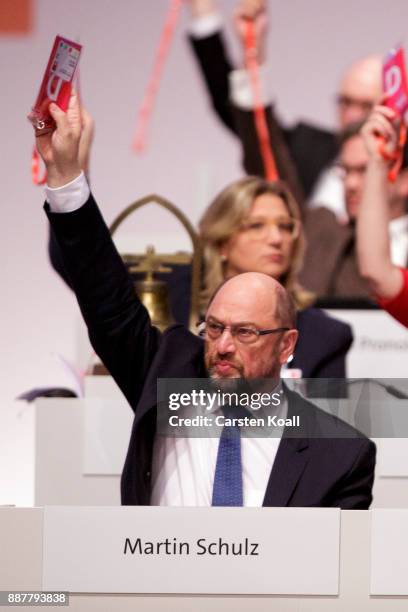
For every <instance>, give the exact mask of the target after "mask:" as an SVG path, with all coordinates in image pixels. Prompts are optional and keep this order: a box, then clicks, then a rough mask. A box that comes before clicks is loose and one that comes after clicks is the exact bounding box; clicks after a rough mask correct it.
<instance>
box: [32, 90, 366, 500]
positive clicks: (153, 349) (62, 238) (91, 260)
mask: <svg viewBox="0 0 408 612" xmlns="http://www.w3.org/2000/svg"><path fill="white" fill-rule="evenodd" d="M50 111H51V114H52V116H53V118H54V119H55V121H56V126H57V127H56V130H55V131H54V133H53V134H45V135H38V137H37V147H38V150H39V152H40V154H41V156H42V158H43V160H44V162H45V164H46V167H47V176H48V186H47V189H46V195H47V202H48V204H46V210H47V214H48V217H49V219H50V222H51V224H52V227H53V231H54V234H55V238H56V240H57V241H58V244H59V247H60V249H61V253H62V256H63V259H64V265H65V266H66V269H67V273H68V275H69V278H70V280H71V282H72V285H73V288H74V291H75V293H76V295H77V298H78V301H79V305H80V308H81V311H82V314H83V316H84V319H85V321H86V323H87V326H88V330H89V334H90V338H91V341H92V344H93V346H94V348H95V350H96V352H97V353H98V354H99V356H100V357H101V358H102V360H103V361H104V363H105V365H106V366H107V368H108V370H109V371H110V372H111V374H112V376H113V377H114V379H115V380H116V382H117V384H118V385H119V387H120V388H121V390H122V391H123V393H124V395H125V396H126V398H127V400H128V402H129V404H130V406H131V407H132V409H133V410H134V413H135V419H134V424H133V427H132V433H131V438H130V443H129V450H128V454H127V458H126V463H125V466H124V471H123V474H122V503H124V504H143V505H148V504H160V505H183V504H187V505H211V503H212V505H223V503H222V502H221V503H220V501H219V500H220V497H221V498H222V499H223V498H224V493H228V494H229V493H230V492H229V491H224V490H223V489H222V488H220V482H221V481H222V478H221V476H220V474H221V471H222V472H223V475H224V480H223V482H224V489H225V487H227V488H228V487H229V486H231V487H232V488H233V489H234V491H232V492H231V495H227V496H226V497H225V499H227V498H228V499H229V500H232V499H237V497H236V495H235V494H236V488H237V479H238V478H239V479H240V480H241V496H240V500H241V501H240V502H237V503H229V504H228V503H227V502H226V505H262V504H263V505H267V506H333V507H334V506H336V507H341V508H356V509H358V508H368V506H369V505H370V503H371V500H372V495H371V490H372V485H373V479H374V465H375V445H374V444H373V443H372V442H370V441H369V440H368V439H367V438H365V437H364V436H363V435H362V434H359V432H357V431H356V430H354V429H353V428H352V427H350V426H348V425H346V424H345V423H343V422H342V421H340V420H338V419H335V418H334V417H331V416H329V415H327V414H325V413H324V412H322V411H320V410H318V409H317V408H316V407H314V406H313V405H312V404H310V403H308V402H306V401H305V400H304V399H303V398H301V397H300V396H299V395H297V394H295V393H292V392H290V391H286V392H285V393H284V399H283V401H282V405H281V410H283V413H281V415H282V416H284V417H286V416H287V417H289V418H290V417H291V416H292V415H295V416H299V419H300V436H301V437H291V436H290V435H289V434H288V432H287V429H286V428H285V430H284V432H283V436H282V438H281V439H278V440H277V441H276V443H275V441H274V439H265V440H252V441H251V442H253V443H255V444H256V445H255V446H254V445H252V446H248V444H247V445H246V447H245V449H246V450H245V449H244V450H243V453H242V456H240V457H239V461H240V471H239V476H237V472H236V471H235V470H236V467H237V455H236V454H235V455H234V461H233V462H231V461H230V462H229V464H228V466H229V467H227V464H225V463H223V465H222V468H223V470H221V468H220V471H219V466H220V465H221V463H222V462H223V460H224V459H225V457H224V453H221V452H220V449H221V446H222V436H221V439H220V442H219V447H218V449H217V447H215V448H214V446H213V447H212V448H207V447H206V448H203V447H202V446H198V447H197V444H194V443H193V442H192V440H193V441H194V439H191V438H171V437H169V438H165V439H163V438H162V437H160V436H157V435H156V417H157V389H156V387H157V380H158V379H159V378H203V377H207V376H210V377H211V378H213V379H215V380H218V379H222V380H224V379H230V378H237V377H240V378H243V379H246V380H250V379H256V378H257V379H259V378H272V379H278V377H279V372H280V368H281V365H282V364H283V363H285V362H286V360H287V359H288V357H289V355H290V354H291V353H292V352H293V348H294V345H295V343H296V339H297V331H296V329H294V312H295V310H294V306H293V304H292V301H291V299H290V298H289V296H288V294H287V293H286V291H285V290H284V288H283V287H282V286H281V285H280V284H279V283H278V282H277V281H275V280H273V279H272V278H271V277H269V276H266V275H264V274H259V273H247V274H244V275H238V276H236V277H234V278H232V279H230V280H228V281H227V282H226V283H225V284H224V285H223V286H222V287H221V288H220V289H219V290H218V291H217V292H216V294H215V296H214V297H213V300H212V301H211V304H210V306H209V308H208V311H207V314H206V335H205V341H204V342H203V340H202V339H201V338H199V337H197V336H195V335H193V334H191V333H190V332H189V331H187V330H186V329H185V328H183V327H182V326H180V325H175V326H172V327H170V328H169V329H168V330H166V332H164V333H163V334H160V332H159V331H158V330H157V329H156V328H154V327H152V325H151V323H150V320H149V316H148V314H147V311H146V309H145V308H144V307H143V305H142V304H141V303H140V301H139V300H138V299H137V297H136V296H135V294H134V290H133V286H132V282H131V279H130V277H129V275H128V273H127V271H126V269H125V266H124V264H123V262H122V260H121V258H120V256H119V254H118V253H117V251H116V249H115V247H114V245H113V242H112V240H111V237H110V234H109V231H108V229H107V227H106V225H105V223H104V221H103V219H102V216H101V214H100V212H99V210H98V208H97V206H96V204H95V202H94V200H93V198H92V196H91V194H90V191H89V187H88V184H87V182H86V179H85V177H84V175H83V173H82V172H81V170H80V165H79V163H78V144H79V139H80V134H81V119H80V110H79V104H78V100H77V96H76V94H73V95H72V96H71V100H70V104H69V108H68V111H67V113H64V112H63V111H61V110H60V109H58V107H57V106H56V105H54V104H51V105H50ZM255 449H257V451H258V452H257V454H255V452H254V451H255ZM230 450H232V449H231V447H230ZM251 451H252V452H251ZM203 453H204V454H203ZM241 461H242V466H241ZM227 463H228V462H227ZM232 467H234V479H233V480H231V479H230V480H229V481H228V483H227V480H228V479H227V480H225V475H226V473H225V470H227V476H228V474H229V475H230V476H232V473H229V472H228V470H230V469H232ZM163 475H165V476H166V477H165V478H163ZM216 488H217V495H215V489H216ZM233 493H234V495H233ZM215 497H216V498H217V500H218V501H217V503H215V502H214V499H215ZM238 499H239V496H238ZM211 500H212V501H211Z"/></svg>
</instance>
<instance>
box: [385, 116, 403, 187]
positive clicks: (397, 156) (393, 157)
mask: <svg viewBox="0 0 408 612" xmlns="http://www.w3.org/2000/svg"><path fill="white" fill-rule="evenodd" d="M406 141H407V127H406V125H405V124H404V123H401V126H400V131H399V137H398V146H397V149H396V151H395V152H394V153H392V154H390V153H387V151H386V150H385V141H384V140H383V139H382V138H381V141H380V144H379V151H380V153H381V155H382V156H383V158H384V159H386V160H388V161H390V162H394V163H393V165H392V166H391V168H390V169H389V171H388V180H389V181H390V183H394V182H395V179H396V178H397V176H398V173H399V171H400V169H401V165H402V158H403V155H404V146H405V143H406Z"/></svg>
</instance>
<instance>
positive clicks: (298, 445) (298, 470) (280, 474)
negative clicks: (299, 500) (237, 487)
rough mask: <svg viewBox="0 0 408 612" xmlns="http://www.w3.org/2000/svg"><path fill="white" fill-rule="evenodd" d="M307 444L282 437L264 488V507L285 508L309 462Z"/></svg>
mask: <svg viewBox="0 0 408 612" xmlns="http://www.w3.org/2000/svg"><path fill="white" fill-rule="evenodd" d="M308 446H309V444H308V442H307V440H304V439H299V438H285V437H283V438H282V440H281V442H280V444H279V448H278V452H277V453H276V458H275V461H274V464H273V467H272V471H271V475H270V477H269V481H268V486H267V487H266V493H265V498H264V501H263V505H264V506H287V505H288V502H289V499H290V497H291V495H292V493H293V491H294V489H295V487H296V485H297V483H298V481H299V478H300V477H301V475H302V473H303V470H304V469H305V467H306V464H307V462H308V460H309V453H308V452H307V449H308Z"/></svg>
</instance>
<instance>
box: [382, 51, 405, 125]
mask: <svg viewBox="0 0 408 612" xmlns="http://www.w3.org/2000/svg"><path fill="white" fill-rule="evenodd" d="M383 91H384V93H385V94H386V95H387V99H386V101H385V105H386V106H389V107H390V108H392V109H393V110H395V111H396V112H397V113H398V114H399V115H400V116H401V118H402V120H403V121H404V123H405V124H408V82H407V73H406V69H405V57H404V49H403V48H402V47H397V48H396V49H392V50H391V51H390V52H389V54H388V55H387V57H386V59H385V62H384V65H383Z"/></svg>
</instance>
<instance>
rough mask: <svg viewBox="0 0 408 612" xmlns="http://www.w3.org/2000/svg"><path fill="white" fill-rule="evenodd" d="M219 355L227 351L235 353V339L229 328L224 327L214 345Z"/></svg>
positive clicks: (225, 353) (226, 353) (227, 352)
mask: <svg viewBox="0 0 408 612" xmlns="http://www.w3.org/2000/svg"><path fill="white" fill-rule="evenodd" d="M215 348H216V350H217V353H218V354H219V355H223V356H225V355H228V354H229V353H235V350H236V347H235V341H234V338H233V336H232V334H231V331H230V330H229V329H224V331H223V333H222V334H221V336H220V337H219V338H218V340H216V346H215Z"/></svg>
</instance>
